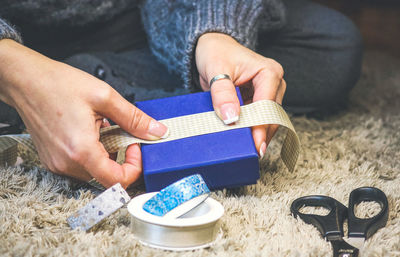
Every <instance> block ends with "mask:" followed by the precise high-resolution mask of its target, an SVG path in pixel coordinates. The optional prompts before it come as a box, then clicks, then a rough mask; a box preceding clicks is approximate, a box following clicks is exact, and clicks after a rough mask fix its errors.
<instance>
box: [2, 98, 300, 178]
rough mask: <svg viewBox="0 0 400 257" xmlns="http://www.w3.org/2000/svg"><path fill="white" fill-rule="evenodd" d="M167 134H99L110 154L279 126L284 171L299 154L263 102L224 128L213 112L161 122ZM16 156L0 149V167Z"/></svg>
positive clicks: (273, 106)
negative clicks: (282, 137)
mask: <svg viewBox="0 0 400 257" xmlns="http://www.w3.org/2000/svg"><path fill="white" fill-rule="evenodd" d="M160 122H162V123H163V124H165V125H166V126H167V127H168V128H169V130H170V135H169V137H167V138H165V139H161V140H156V141H149V140H144V139H139V138H136V137H134V136H132V135H130V134H128V133H127V132H125V131H123V130H122V129H121V128H120V127H119V126H111V127H107V128H103V129H101V130H100V141H101V143H103V145H104V147H105V149H106V150H107V151H108V152H109V153H115V152H118V150H119V149H121V148H124V147H126V146H128V145H131V144H135V143H145V144H157V143H163V142H168V141H172V140H177V139H182V138H187V137H192V136H198V135H204V134H210V133H216V132H221V131H226V130H231V129H238V128H245V127H253V126H259V125H267V124H278V125H281V126H284V127H286V128H287V129H288V132H287V135H286V138H285V141H284V142H283V146H282V149H281V158H282V160H283V162H284V163H285V165H286V167H287V168H288V169H289V170H290V171H293V170H294V167H295V166H296V162H297V159H298V156H299V153H300V141H299V138H298V136H297V134H296V131H295V129H294V127H293V125H292V123H291V122H290V119H289V117H288V115H287V114H286V112H285V110H284V109H283V108H282V106H280V105H279V104H277V103H276V102H274V101H271V100H262V101H257V102H254V103H251V104H248V105H243V106H241V107H240V119H239V121H238V122H236V123H235V124H233V125H225V124H224V123H223V122H222V121H221V120H220V119H219V118H218V117H217V115H216V114H215V112H214V111H210V112H203V113H197V114H192V115H186V116H180V117H175V118H171V119H165V120H160ZM8 138H11V139H14V140H15V141H16V142H18V143H20V144H21V145H22V146H23V147H25V148H26V149H29V150H31V151H34V152H35V151H36V150H35V147H34V145H33V142H32V140H31V138H30V136H29V134H22V135H5V136H0V143H1V142H2V141H3V140H6V139H8ZM15 158H16V156H14V154H11V156H10V153H7V151H4V150H3V151H2V149H1V148H0V161H3V160H4V161H3V163H0V165H2V164H3V165H4V164H5V163H8V164H9V165H10V164H11V163H12V160H14V159H15Z"/></svg>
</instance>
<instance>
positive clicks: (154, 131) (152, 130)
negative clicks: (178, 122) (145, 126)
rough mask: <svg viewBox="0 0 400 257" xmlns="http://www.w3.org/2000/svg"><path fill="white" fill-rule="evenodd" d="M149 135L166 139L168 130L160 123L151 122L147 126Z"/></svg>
mask: <svg viewBox="0 0 400 257" xmlns="http://www.w3.org/2000/svg"><path fill="white" fill-rule="evenodd" d="M149 134H150V135H152V136H155V137H157V138H161V139H164V138H167V137H168V135H169V129H168V128H167V126H165V125H164V124H162V123H161V122H158V121H155V120H151V121H150V124H149Z"/></svg>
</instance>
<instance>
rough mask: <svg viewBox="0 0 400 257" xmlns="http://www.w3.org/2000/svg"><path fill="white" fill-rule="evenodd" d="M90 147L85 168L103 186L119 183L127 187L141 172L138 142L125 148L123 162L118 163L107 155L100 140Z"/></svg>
mask: <svg viewBox="0 0 400 257" xmlns="http://www.w3.org/2000/svg"><path fill="white" fill-rule="evenodd" d="M98 144H99V145H98V147H96V148H95V149H92V152H91V158H88V161H87V162H86V165H85V169H86V170H87V171H88V172H89V174H90V175H91V176H92V177H94V178H95V179H96V180H97V181H98V182H100V183H101V184H102V185H103V186H105V187H107V188H108V187H111V186H113V185H114V184H116V183H120V184H121V185H122V187H124V188H127V187H128V186H129V185H130V184H132V183H133V182H135V181H136V180H138V179H139V177H140V175H141V173H142V158H141V151H140V147H139V145H138V144H133V145H130V146H129V147H128V148H127V150H126V153H125V155H126V157H125V163H124V164H122V165H120V164H118V163H117V162H115V161H113V160H111V159H110V158H109V157H108V154H107V152H106V151H105V149H104V148H103V146H102V145H101V143H100V142H98Z"/></svg>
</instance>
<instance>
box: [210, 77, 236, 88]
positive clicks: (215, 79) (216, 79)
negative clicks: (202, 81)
mask: <svg viewBox="0 0 400 257" xmlns="http://www.w3.org/2000/svg"><path fill="white" fill-rule="evenodd" d="M221 79H229V80H231V81H232V79H231V77H230V76H229V75H228V74H218V75H217V76H215V77H213V78H212V79H211V80H210V88H211V86H212V84H213V83H214V82H215V81H218V80H221Z"/></svg>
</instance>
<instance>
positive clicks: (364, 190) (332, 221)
mask: <svg viewBox="0 0 400 257" xmlns="http://www.w3.org/2000/svg"><path fill="white" fill-rule="evenodd" d="M363 201H373V202H377V203H378V204H379V205H380V207H381V211H380V212H379V213H378V214H377V215H375V216H374V217H371V218H366V219H360V218H357V217H356V216H355V214H354V208H355V207H356V205H357V204H359V203H361V202H363ZM304 206H312V207H324V208H326V209H328V210H329V213H328V215H325V216H321V215H315V214H304V213H301V212H300V211H299V210H300V208H302V207H304ZM290 210H291V212H292V214H293V215H294V217H297V216H298V217H300V218H301V219H302V220H303V221H304V222H306V223H308V224H312V225H314V226H315V227H317V228H318V230H319V231H320V232H321V234H322V236H323V237H324V238H325V239H326V240H328V241H329V242H331V244H332V248H333V256H334V257H357V256H358V253H359V249H360V247H361V246H362V245H363V244H364V241H365V240H366V239H368V238H369V237H370V236H372V235H373V234H374V233H375V232H376V231H377V230H378V229H380V228H382V227H384V226H385V225H386V222H387V220H388V214H389V204H388V200H387V198H386V195H385V193H383V192H382V191H381V190H379V189H377V188H374V187H360V188H357V189H355V190H353V191H352V192H351V193H350V198H349V208H346V206H344V205H343V204H341V203H340V202H339V201H337V200H336V199H333V198H331V197H329V196H323V195H310V196H304V197H300V198H298V199H296V200H295V201H293V203H292V206H291V207H290ZM345 219H347V220H348V237H349V240H347V241H349V242H350V243H351V245H350V244H348V243H347V242H346V241H344V240H343V236H344V234H343V222H344V220H345ZM353 245H355V246H357V247H354V246H353Z"/></svg>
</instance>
